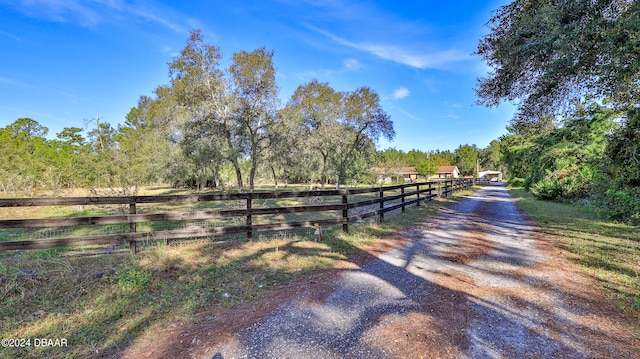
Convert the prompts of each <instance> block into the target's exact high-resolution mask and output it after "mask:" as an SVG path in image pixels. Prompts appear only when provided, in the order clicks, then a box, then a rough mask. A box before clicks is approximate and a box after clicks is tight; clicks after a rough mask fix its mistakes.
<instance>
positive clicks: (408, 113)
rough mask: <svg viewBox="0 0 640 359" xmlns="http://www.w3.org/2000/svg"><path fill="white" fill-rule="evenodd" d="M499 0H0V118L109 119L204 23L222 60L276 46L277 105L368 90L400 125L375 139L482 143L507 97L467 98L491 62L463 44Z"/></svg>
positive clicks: (62, 123) (159, 78) (491, 134)
mask: <svg viewBox="0 0 640 359" xmlns="http://www.w3.org/2000/svg"><path fill="white" fill-rule="evenodd" d="M507 2H508V1H506V0H500V1H498V0H496V1H479V0H478V1H448V2H445V1H427V0H421V1H396V0H390V1H361V0H354V1H348V0H328V1H320V0H274V1H268V0H263V1H259V0H256V1H242V0H239V1H217V0H209V1H206V0H196V1H161V0H142V1H136V0H134V1H125V0H95V1H91V0H0V49H1V50H0V51H1V55H0V127H4V126H6V125H8V124H10V123H11V122H13V121H15V120H16V119H18V118H20V117H30V118H32V119H34V120H37V121H38V122H40V123H41V124H43V125H45V126H47V127H48V128H49V137H50V138H54V137H55V134H56V133H58V132H60V131H61V130H62V129H63V128H64V127H81V128H85V129H86V128H89V129H90V127H87V124H88V123H89V121H91V119H92V118H95V116H97V115H99V116H100V117H101V118H102V121H107V122H110V123H111V124H113V125H114V126H117V124H118V123H122V122H123V121H124V118H125V116H126V114H127V113H128V112H129V109H130V108H131V107H134V106H136V104H137V101H138V99H139V97H140V96H141V95H152V94H153V93H152V91H153V90H154V89H155V88H156V87H157V86H159V85H162V84H166V83H168V81H169V78H168V67H167V63H168V62H170V61H172V59H173V58H174V57H175V56H177V55H178V53H179V52H180V50H181V49H182V48H183V47H184V46H185V44H186V41H187V38H188V36H189V31H191V30H193V29H201V30H202V34H203V36H204V40H205V41H206V42H208V43H210V44H214V45H216V46H219V47H220V48H221V50H222V52H223V55H224V57H225V66H224V67H225V68H226V67H227V66H228V60H229V59H230V57H231V55H232V54H233V53H235V52H238V51H242V50H246V51H252V50H254V49H256V48H259V47H262V46H264V47H266V48H268V49H272V50H274V51H275V56H274V63H275V66H276V68H277V81H278V85H279V86H280V98H281V99H282V103H283V104H284V103H285V102H286V101H287V99H288V98H289V97H290V95H291V94H292V93H293V91H294V90H295V88H296V87H297V86H299V85H301V84H304V83H307V82H309V81H311V80H313V79H317V80H319V81H321V82H328V83H329V84H330V85H331V86H332V87H333V88H334V89H336V90H338V91H352V90H355V89H356V88H358V87H361V86H369V87H371V88H372V89H373V90H374V91H376V92H377V93H378V94H379V95H380V97H381V105H382V107H383V108H384V109H385V111H386V112H387V113H388V114H389V115H390V117H391V119H392V120H393V122H394V126H395V130H396V137H395V139H394V140H393V141H391V142H389V141H381V142H380V143H379V144H378V148H381V149H384V148H387V147H395V148H398V149H402V150H405V151H408V150H411V149H413V148H415V149H420V150H425V151H426V150H429V149H431V150H433V149H440V150H447V149H448V150H454V149H455V148H457V147H458V145H460V144H467V143H468V144H476V145H478V146H479V147H480V148H483V147H486V146H487V145H488V144H489V142H490V141H491V140H493V139H496V138H497V137H499V136H500V135H502V134H504V133H505V132H506V130H505V126H506V124H507V122H508V121H509V119H510V118H511V117H512V115H513V110H514V107H513V106H512V105H511V104H508V103H507V104H502V105H500V106H499V107H498V108H491V109H489V108H485V107H482V106H478V105H475V101H476V97H475V93H474V91H473V88H474V86H475V83H476V79H477V77H479V76H484V75H485V74H486V73H487V71H488V68H487V67H486V65H484V64H483V63H482V62H481V61H480V59H479V58H478V57H477V56H472V55H471V53H472V52H473V51H475V49H476V46H477V43H478V40H479V38H480V37H481V36H482V35H483V34H485V33H486V32H487V31H488V29H487V28H486V27H485V26H484V24H485V23H486V22H487V21H488V20H489V18H490V16H491V11H492V10H495V9H497V8H498V7H499V6H500V5H504V4H505V3H507ZM89 126H91V125H89Z"/></svg>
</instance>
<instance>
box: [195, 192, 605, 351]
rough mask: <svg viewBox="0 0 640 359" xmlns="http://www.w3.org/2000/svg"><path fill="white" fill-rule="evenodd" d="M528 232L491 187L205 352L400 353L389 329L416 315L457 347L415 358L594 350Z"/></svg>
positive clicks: (577, 311)
mask: <svg viewBox="0 0 640 359" xmlns="http://www.w3.org/2000/svg"><path fill="white" fill-rule="evenodd" d="M531 231H532V229H531V228H530V227H529V226H528V225H527V224H526V221H525V220H524V219H523V218H522V216H521V215H520V214H519V212H518V211H517V209H516V206H515V204H514V201H513V199H512V198H511V197H510V196H509V195H508V192H507V191H506V189H505V188H504V187H502V186H487V187H484V188H483V189H481V190H479V191H478V192H476V193H475V194H474V195H472V196H470V197H468V198H466V199H463V200H462V201H461V202H460V203H458V204H457V205H456V206H454V207H452V208H449V209H446V210H442V211H441V212H440V213H439V215H438V216H436V217H435V218H432V219H429V220H428V221H425V223H422V224H420V225H418V226H414V227H411V228H410V229H409V230H406V231H405V232H404V233H403V235H405V236H409V237H411V238H412V241H411V242H409V244H408V245H407V246H405V247H403V248H400V249H396V250H392V251H390V252H387V253H385V254H383V255H381V256H380V257H379V259H377V260H374V261H372V262H369V263H368V264H366V265H364V266H363V267H361V268H358V269H355V270H351V271H348V272H347V273H346V274H344V275H343V276H342V277H341V278H340V280H339V282H337V283H335V291H334V292H333V293H332V294H330V295H329V297H328V298H327V299H326V300H322V301H308V300H302V299H301V298H297V299H292V300H291V301H289V302H286V303H282V304H281V305H280V306H279V307H278V308H277V309H276V310H274V311H273V312H271V313H270V314H269V315H267V316H266V317H265V318H264V319H262V320H261V321H259V322H256V323H254V324H253V325H251V326H250V327H248V328H246V329H244V330H242V331H240V332H239V333H237V334H236V335H235V337H234V340H231V341H228V342H227V343H225V344H223V345H220V346H218V347H216V348H214V350H213V351H212V352H211V353H210V354H209V355H207V356H206V357H205V358H215V359H219V358H318V359H320V358H388V357H403V356H406V355H408V354H406V353H408V352H409V353H411V351H410V350H409V351H407V350H408V348H406V346H407V344H402V341H400V340H389V335H387V334H386V333H389V332H390V331H391V330H393V328H397V327H398V326H399V325H400V324H401V323H403V321H404V320H406V318H407V316H409V314H410V313H413V314H419V315H422V317H420V318H427V319H429V320H431V321H432V322H433V321H436V322H441V323H442V325H441V326H440V327H439V328H441V330H440V332H439V333H437V335H435V334H434V335H432V336H434V337H439V338H444V343H445V344H446V345H445V346H448V347H451V348H452V349H451V350H449V349H447V350H448V351H446V352H443V351H435V350H436V349H439V348H436V347H434V346H431V347H429V346H424V347H420V348H427V349H416V350H422V352H420V355H416V357H420V356H424V357H434V356H435V357H442V356H447V357H458V358H526V357H536V358H560V357H561V358H582V357H592V355H591V354H590V352H589V349H588V348H589V345H588V344H589V343H588V340H587V339H585V338H587V337H585V336H583V335H581V333H582V332H583V331H585V330H587V331H588V330H590V329H589V328H586V327H585V325H583V324H579V323H580V322H579V321H578V320H577V319H576V318H578V317H582V316H583V315H585V312H586V309H585V308H584V305H583V306H582V307H581V306H580V304H575V303H573V302H571V303H568V300H567V298H566V295H564V294H563V292H562V291H561V290H560V289H558V288H556V287H554V284H553V283H556V282H557V281H563V280H567V279H569V278H566V277H563V276H566V274H563V273H562V272H553V271H540V270H535V268H537V267H540V266H544V263H545V262H546V261H547V259H546V257H545V255H544V254H543V253H541V252H540V251H539V250H538V249H536V246H535V240H534V236H533V235H532V232H531ZM424 313H427V314H429V316H428V317H427V316H424V315H425V314H424ZM454 321H455V323H454V324H450V326H448V322H454ZM421 323H425V324H424V325H425V326H427V322H426V321H423V319H420V321H419V322H418V326H420V325H422V324H421ZM565 326H573V327H574V328H573V329H571V330H565V329H563V328H565ZM414 327H415V326H414ZM443 328H444V329H443ZM458 332H460V333H458ZM395 334H396V335H397V333H395ZM411 334H412V333H406V334H405V335H406V336H407V337H409V336H410V335H411ZM429 336H430V335H426V336H425V337H424V339H422V340H421V344H423V345H426V344H425V343H427V342H428V341H429V338H428V337H429ZM392 338H396V336H393V337H392ZM394 343H399V344H397V345H396V346H405V347H404V348H403V347H394V345H395V344H394ZM415 343H416V344H417V342H415ZM434 343H435V344H434V345H436V346H438V345H440V344H438V343H439V342H434ZM409 345H413V344H409ZM430 348H431V349H430ZM432 349H433V350H434V351H431V350H432ZM606 350H607V349H606V348H605V349H603V350H602V351H600V352H599V353H600V354H602V353H605V354H606ZM612 350H613V349H612ZM425 351H426V352H425ZM398 353H405V354H398ZM434 353H437V354H434ZM443 353H445V354H446V355H445V354H443ZM447 353H448V354H447ZM414 354H416V353H415V352H414ZM414 354H411V355H412V357H413V355H414ZM605 354H602V355H605ZM612 354H613V355H614V356H615V353H612ZM597 356H599V355H597Z"/></svg>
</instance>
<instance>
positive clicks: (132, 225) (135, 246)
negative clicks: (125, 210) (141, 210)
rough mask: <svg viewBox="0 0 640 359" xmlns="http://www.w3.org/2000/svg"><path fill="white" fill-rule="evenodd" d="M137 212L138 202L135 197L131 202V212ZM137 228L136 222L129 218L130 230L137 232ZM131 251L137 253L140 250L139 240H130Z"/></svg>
mask: <svg viewBox="0 0 640 359" xmlns="http://www.w3.org/2000/svg"><path fill="white" fill-rule="evenodd" d="M136 212H137V211H136V202H135V199H133V200H132V202H131V203H129V214H136ZM136 229H137V228H136V223H135V222H131V219H129V232H130V233H136ZM129 251H130V252H131V253H133V254H136V253H137V252H138V242H136V241H129Z"/></svg>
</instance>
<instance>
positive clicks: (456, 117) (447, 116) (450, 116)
mask: <svg viewBox="0 0 640 359" xmlns="http://www.w3.org/2000/svg"><path fill="white" fill-rule="evenodd" d="M445 117H446V118H450V119H452V120H458V119H460V116H458V115H455V114H452V113H450V114H447V115H446V116H445Z"/></svg>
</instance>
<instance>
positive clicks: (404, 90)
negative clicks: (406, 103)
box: [391, 87, 410, 100]
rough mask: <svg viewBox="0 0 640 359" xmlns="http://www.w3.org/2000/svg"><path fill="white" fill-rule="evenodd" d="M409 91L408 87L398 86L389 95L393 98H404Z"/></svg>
mask: <svg viewBox="0 0 640 359" xmlns="http://www.w3.org/2000/svg"><path fill="white" fill-rule="evenodd" d="M409 93H410V92H409V89H408V88H406V87H400V88H399V89H397V90H395V91H394V92H393V95H391V96H393V98H394V99H396V100H399V99H401V98H405V97H407V96H409Z"/></svg>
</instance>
